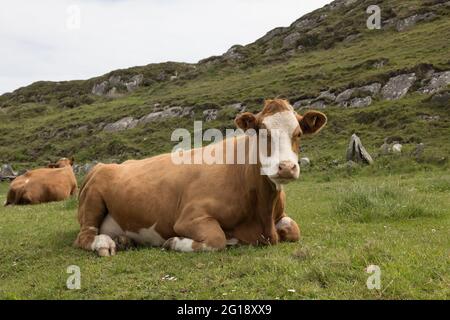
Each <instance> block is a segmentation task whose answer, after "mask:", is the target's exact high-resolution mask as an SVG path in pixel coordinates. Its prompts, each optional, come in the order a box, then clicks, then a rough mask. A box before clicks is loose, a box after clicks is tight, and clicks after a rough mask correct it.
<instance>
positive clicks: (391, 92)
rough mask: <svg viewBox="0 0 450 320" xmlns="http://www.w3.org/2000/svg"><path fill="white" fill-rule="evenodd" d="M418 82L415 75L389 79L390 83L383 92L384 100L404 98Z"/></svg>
mask: <svg viewBox="0 0 450 320" xmlns="http://www.w3.org/2000/svg"><path fill="white" fill-rule="evenodd" d="M416 80H417V77H416V74H415V73H409V74H401V75H398V76H396V77H393V78H391V79H389V81H388V83H387V84H386V85H385V86H384V87H383V89H382V90H381V94H382V96H383V99H385V100H397V99H400V98H403V97H404V96H405V95H406V94H407V93H408V91H409V89H410V88H411V86H412V85H413V84H414V82H415V81H416Z"/></svg>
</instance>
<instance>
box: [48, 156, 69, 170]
mask: <svg viewBox="0 0 450 320" xmlns="http://www.w3.org/2000/svg"><path fill="white" fill-rule="evenodd" d="M73 162H74V158H73V157H72V158H70V159H67V158H61V159H59V160H58V161H57V162H56V163H50V164H49V165H48V168H64V167H71V166H72V165H73Z"/></svg>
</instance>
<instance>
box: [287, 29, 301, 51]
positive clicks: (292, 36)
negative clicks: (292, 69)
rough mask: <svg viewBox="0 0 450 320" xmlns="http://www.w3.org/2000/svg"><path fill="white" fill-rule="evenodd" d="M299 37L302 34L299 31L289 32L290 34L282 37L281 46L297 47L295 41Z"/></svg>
mask: <svg viewBox="0 0 450 320" xmlns="http://www.w3.org/2000/svg"><path fill="white" fill-rule="evenodd" d="M301 37H302V35H301V34H300V33H299V32H293V33H291V34H290V35H288V36H287V37H285V38H284V39H283V48H284V49H288V48H294V47H297V42H298V40H300V38H301Z"/></svg>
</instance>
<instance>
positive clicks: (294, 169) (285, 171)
mask: <svg viewBox="0 0 450 320" xmlns="http://www.w3.org/2000/svg"><path fill="white" fill-rule="evenodd" d="M299 175H300V166H299V165H298V164H297V163H295V162H292V161H281V162H280V164H279V165H278V173H277V177H276V179H279V180H288V181H289V180H295V179H298V177H299Z"/></svg>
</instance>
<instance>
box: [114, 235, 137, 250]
mask: <svg viewBox="0 0 450 320" xmlns="http://www.w3.org/2000/svg"><path fill="white" fill-rule="evenodd" d="M114 242H115V243H116V249H117V250H128V249H131V248H134V247H135V246H136V244H135V243H134V241H133V240H131V239H130V238H128V237H125V236H118V237H116V238H114Z"/></svg>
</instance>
